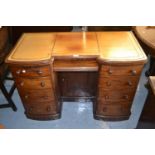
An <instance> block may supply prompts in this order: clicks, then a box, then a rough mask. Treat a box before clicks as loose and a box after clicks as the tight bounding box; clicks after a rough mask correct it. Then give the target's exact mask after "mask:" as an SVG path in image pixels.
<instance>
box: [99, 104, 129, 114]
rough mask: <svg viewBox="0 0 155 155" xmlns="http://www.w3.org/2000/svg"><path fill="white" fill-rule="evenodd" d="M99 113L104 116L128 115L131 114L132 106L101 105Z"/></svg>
mask: <svg viewBox="0 0 155 155" xmlns="http://www.w3.org/2000/svg"><path fill="white" fill-rule="evenodd" d="M97 114H98V115H103V116H125V115H127V116H128V115H130V107H127V106H124V105H99V106H98V107H97Z"/></svg>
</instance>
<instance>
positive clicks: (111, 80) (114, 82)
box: [99, 76, 139, 90]
mask: <svg viewBox="0 0 155 155" xmlns="http://www.w3.org/2000/svg"><path fill="white" fill-rule="evenodd" d="M138 81H139V77H138V76H136V77H134V76H126V77H116V76H112V77H106V76H105V77H102V78H100V79H99V88H104V89H108V90H109V89H110V90H113V89H117V90H121V89H123V90H124V89H130V88H131V89H136V87H137V84H138Z"/></svg>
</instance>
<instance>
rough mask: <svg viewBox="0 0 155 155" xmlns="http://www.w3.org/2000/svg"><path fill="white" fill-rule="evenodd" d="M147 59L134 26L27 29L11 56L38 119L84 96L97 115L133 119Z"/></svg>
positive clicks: (57, 115) (29, 111)
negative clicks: (56, 30) (98, 29)
mask: <svg viewBox="0 0 155 155" xmlns="http://www.w3.org/2000/svg"><path fill="white" fill-rule="evenodd" d="M146 61H147V58H146V55H145V54H144V52H143V50H142V49H141V47H140V45H139V43H138V42H137V40H136V38H135V37H134V35H133V33H132V32H67V33H66V32H64V33H25V34H23V35H22V37H21V38H20V40H19V41H18V43H17V44H16V46H15V47H14V49H13V50H12V52H11V53H10V55H9V56H8V57H7V59H6V63H8V64H9V66H10V69H11V72H12V75H13V78H14V80H15V83H16V86H17V89H18V92H19V95H20V97H21V100H22V103H23V106H24V108H25V114H26V116H27V117H28V118H31V119H35V120H49V119H58V118H60V116H61V105H62V102H63V101H64V100H66V101H70V100H78V99H81V98H82V99H86V100H87V99H89V100H91V101H92V102H93V111H94V118H95V119H107V120H124V119H128V118H129V116H130V109H131V105H132V102H133V99H134V96H135V92H136V88H137V85H138V82H139V78H140V74H141V71H142V69H143V66H144V64H145V63H146Z"/></svg>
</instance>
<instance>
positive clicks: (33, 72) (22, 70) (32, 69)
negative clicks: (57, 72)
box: [11, 65, 50, 77]
mask: <svg viewBox="0 0 155 155" xmlns="http://www.w3.org/2000/svg"><path fill="white" fill-rule="evenodd" d="M11 71H12V74H13V75H14V76H15V77H19V76H20V77H40V76H49V75H50V67H49V66H48V65H46V66H11Z"/></svg>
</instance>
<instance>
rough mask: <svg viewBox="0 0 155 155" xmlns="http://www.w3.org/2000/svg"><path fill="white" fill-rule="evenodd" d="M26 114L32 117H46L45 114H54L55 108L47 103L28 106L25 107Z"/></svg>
mask: <svg viewBox="0 0 155 155" xmlns="http://www.w3.org/2000/svg"><path fill="white" fill-rule="evenodd" d="M25 110H26V113H29V114H33V115H47V114H56V113H57V111H58V110H57V107H56V106H55V105H54V104H53V103H51V102H49V103H45V102H44V103H40V104H39V105H38V104H33V105H28V106H26V107H25Z"/></svg>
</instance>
